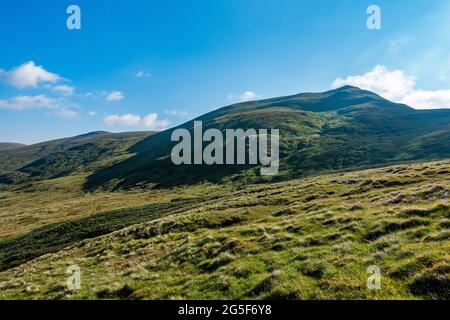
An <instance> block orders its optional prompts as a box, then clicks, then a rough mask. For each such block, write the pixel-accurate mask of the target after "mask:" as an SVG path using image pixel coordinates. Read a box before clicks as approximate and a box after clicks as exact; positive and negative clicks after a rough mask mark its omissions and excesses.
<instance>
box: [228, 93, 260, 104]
mask: <svg viewBox="0 0 450 320" xmlns="http://www.w3.org/2000/svg"><path fill="white" fill-rule="evenodd" d="M257 98H258V95H257V94H256V92H254V91H244V92H242V93H240V94H235V93H229V94H228V95H227V99H228V100H231V101H237V100H238V101H240V102H245V101H251V100H255V99H257Z"/></svg>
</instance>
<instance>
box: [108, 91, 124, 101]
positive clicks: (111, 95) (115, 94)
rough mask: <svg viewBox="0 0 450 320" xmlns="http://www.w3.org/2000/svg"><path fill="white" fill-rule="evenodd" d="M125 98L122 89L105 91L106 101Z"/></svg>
mask: <svg viewBox="0 0 450 320" xmlns="http://www.w3.org/2000/svg"><path fill="white" fill-rule="evenodd" d="M123 98H125V96H124V94H123V92H122V91H113V92H110V93H107V96H106V100H107V101H119V100H122V99H123Z"/></svg>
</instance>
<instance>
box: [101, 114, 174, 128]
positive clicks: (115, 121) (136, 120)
mask: <svg viewBox="0 0 450 320" xmlns="http://www.w3.org/2000/svg"><path fill="white" fill-rule="evenodd" d="M104 122H105V124H106V125H108V126H128V127H144V128H146V129H148V130H164V129H167V128H168V127H169V126H170V121H169V120H167V119H161V120H159V119H158V114H156V113H150V114H148V115H146V116H144V117H141V116H139V115H135V114H131V113H128V114H124V115H117V114H113V115H108V116H106V117H105V118H104Z"/></svg>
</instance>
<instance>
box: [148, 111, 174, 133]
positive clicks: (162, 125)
mask: <svg viewBox="0 0 450 320" xmlns="http://www.w3.org/2000/svg"><path fill="white" fill-rule="evenodd" d="M142 122H143V124H144V126H145V127H146V128H147V129H149V130H164V129H167V128H168V127H169V125H170V121H169V120H167V119H162V120H158V115H157V114H156V113H150V114H148V115H146V116H145V117H144V119H142Z"/></svg>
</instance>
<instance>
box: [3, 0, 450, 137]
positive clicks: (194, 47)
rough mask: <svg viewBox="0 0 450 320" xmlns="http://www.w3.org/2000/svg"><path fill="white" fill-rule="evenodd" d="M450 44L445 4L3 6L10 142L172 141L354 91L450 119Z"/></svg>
mask: <svg viewBox="0 0 450 320" xmlns="http://www.w3.org/2000/svg"><path fill="white" fill-rule="evenodd" d="M71 4H76V5H78V6H79V7H80V8H81V30H68V29H67V27H66V19H67V17H68V14H66V9H67V7H68V6H69V5H71ZM371 4H376V5H378V6H379V7H380V8H381V21H382V29H381V30H369V29H368V28H367V27H366V20H367V17H368V15H367V13H366V9H367V7H368V6H369V5H371ZM449 40H450V4H449V2H448V1H447V0H442V1H441V0H415V1H414V3H413V4H412V2H410V1H406V0H388V1H378V0H371V1H365V0H318V1H317V0H315V1H313V0H304V1H302V0H214V1H211V0H189V1H181V0H179V1H174V0H172V1H163V0H160V1H151V0H130V1H120V0H96V1H92V0H71V1H65V0H59V1H54V0H40V1H31V0H28V1H26V0H14V1H1V2H0V41H1V47H0V141H11V142H22V143H35V142H39V141H44V140H48V139H54V138H60V137H66V136H72V135H77V134H81V133H86V132H89V131H95V130H107V131H115V132H116V131H135V130H161V129H164V128H167V127H170V126H173V125H177V124H180V123H182V122H185V121H187V120H189V119H191V118H193V117H195V116H197V115H201V114H203V113H206V112H208V111H211V110H213V109H215V108H218V107H221V106H224V105H228V104H231V103H234V102H239V101H241V100H249V99H258V98H267V97H273V96H282V95H288V94H294V93H299V92H305V91H325V90H328V89H330V88H333V87H336V86H340V85H344V84H352V85H358V86H360V87H363V88H367V89H370V90H373V91H376V92H378V93H380V94H382V95H384V96H385V97H387V98H389V99H392V100H394V101H399V102H405V103H408V104H410V105H412V106H413V107H416V108H442V107H450V54H449V53H450V41H449Z"/></svg>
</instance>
